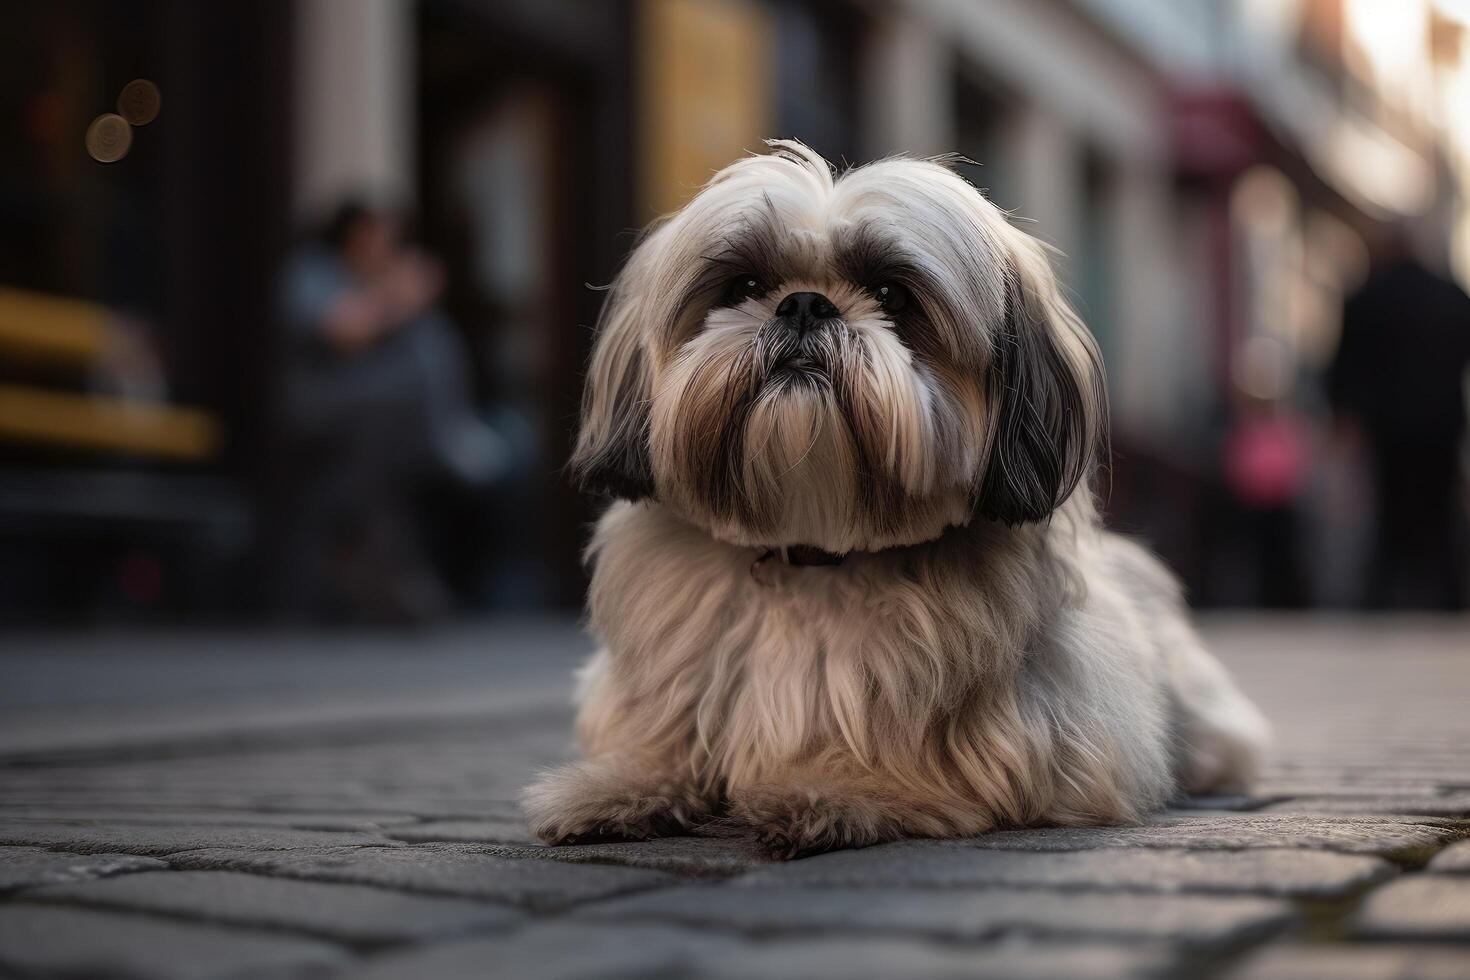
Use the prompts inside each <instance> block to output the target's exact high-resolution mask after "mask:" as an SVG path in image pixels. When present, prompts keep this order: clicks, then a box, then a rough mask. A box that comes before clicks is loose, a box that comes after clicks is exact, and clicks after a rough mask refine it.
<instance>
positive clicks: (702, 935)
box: [355, 922, 1173, 980]
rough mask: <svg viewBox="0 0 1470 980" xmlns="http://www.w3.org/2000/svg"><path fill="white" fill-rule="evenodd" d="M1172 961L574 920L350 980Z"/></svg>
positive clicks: (1153, 971)
mask: <svg viewBox="0 0 1470 980" xmlns="http://www.w3.org/2000/svg"><path fill="white" fill-rule="evenodd" d="M1172 960H1173V954H1172V952H1171V951H1170V950H1168V949H1167V948H1165V947H1162V946H1157V945H1150V944H1145V943H1130V944H1127V945H1114V944H1104V943H1055V942H1043V941H1037V940H1033V939H1027V938H1021V937H1017V938H1013V939H1008V940H1002V941H999V942H995V943H986V944H982V945H965V946H954V945H940V944H933V943H927V942H924V941H921V940H915V939H903V938H886V937H879V938H875V937H865V936H842V937H840V938H832V937H820V936H818V937H811V938H803V939H789V938H781V937H764V938H761V939H758V940H750V939H747V938H744V937H739V936H732V935H727V934H719V933H709V932H702V931H697V930H693V929H687V928H683V927H678V926H658V925H654V926H649V925H637V924H628V925H622V924H619V925H607V924H602V923H594V922H579V923H577V925H576V932H575V934H574V935H569V933H568V931H567V929H566V928H565V927H564V926H561V925H560V924H558V923H543V924H539V925H535V926H532V927H530V928H527V929H523V930H521V931H519V932H517V933H515V934H513V935H510V936H506V937H495V938H493V939H471V940H463V941H459V942H453V943H444V944H439V945H436V946H433V947H430V948H428V949H419V950H413V951H409V952H405V953H400V954H390V955H387V956H382V957H379V958H377V959H376V960H374V961H373V964H372V965H371V966H370V967H369V968H368V969H366V970H365V971H363V972H362V973H357V974H355V976H360V977H362V978H364V980H397V978H402V977H435V978H439V980H460V978H463V980H482V978H484V977H485V976H486V975H487V972H489V973H492V974H493V975H496V976H504V977H508V978H509V977H536V978H538V980H603V978H607V977H619V978H634V977H701V978H708V980H750V978H752V977H779V978H782V980H895V978H904V980H961V978H975V977H1004V978H1008V980H1061V978H1068V980H1102V978H1113V977H1136V976H1144V977H1148V976H1155V975H1160V974H1162V973H1163V972H1164V971H1166V970H1167V969H1168V967H1169V965H1170V964H1171V962H1172ZM490 964H494V965H495V968H494V969H493V970H491V969H489V965H490Z"/></svg>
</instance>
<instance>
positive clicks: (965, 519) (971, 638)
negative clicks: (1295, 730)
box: [526, 143, 1265, 856]
mask: <svg viewBox="0 0 1470 980" xmlns="http://www.w3.org/2000/svg"><path fill="white" fill-rule="evenodd" d="M752 241H754V242H755V243H756V244H755V245H751V244H750V242H752ZM711 253H714V254H711ZM756 265H764V266H765V267H764V268H761V269H760V270H759V271H751V267H752V266H756ZM711 268H713V269H714V270H715V271H714V272H713V273H711V272H710V271H709V270H710V269H711ZM768 297H769V300H768ZM777 300H779V302H777ZM597 343H598V347H597V350H596V352H595V353H594V360H593V368H592V372H591V376H590V377H589V391H588V397H587V404H586V407H585V409H584V422H583V429H582V433H581V437H580V442H579V449H578V455H577V458H576V459H575V460H574V464H575V465H576V467H577V469H578V472H579V474H580V476H581V478H582V481H583V483H584V484H585V485H589V486H591V487H593V488H595V489H602V490H606V491H609V492H611V493H613V494H614V495H615V496H619V497H623V498H625V502H620V503H617V504H615V505H614V506H613V507H612V508H611V509H610V510H609V511H608V512H607V514H606V515H605V516H604V517H603V519H602V521H601V522H600V524H599V526H598V529H597V533H596V536H595V539H594V541H593V544H592V547H591V549H590V551H589V557H590V558H591V560H592V562H593V566H594V575H593V583H592V591H591V625H592V628H593V631H594V632H595V633H596V634H597V635H598V637H599V638H600V639H601V641H602V642H603V644H604V647H603V649H602V650H601V651H600V652H599V653H598V654H597V655H596V656H595V657H594V659H593V660H592V662H591V663H590V664H589V665H588V666H587V668H586V670H585V672H584V674H583V677H582V686H581V690H580V695H579V698H580V707H581V711H580V717H579V734H580V737H581V740H582V743H583V747H584V749H585V751H586V753H587V759H586V760H585V761H583V762H579V763H575V764H573V765H571V766H568V767H565V768H563V769H561V770H558V771H556V772H553V773H550V774H548V775H547V776H545V777H544V778H543V779H542V780H541V781H540V782H538V783H537V784H536V785H535V786H533V787H532V788H531V789H530V790H529V791H528V792H527V797H526V802H527V808H528V812H529V815H530V818H531V822H532V826H533V828H534V830H535V831H536V833H537V834H538V835H539V836H541V837H542V838H543V839H545V840H547V841H549V842H564V841H571V840H589V839H599V838H608V837H622V838H641V837H647V836H652V835H656V834H662V833H672V832H678V831H680V830H683V829H686V828H689V827H691V826H695V825H697V824H698V823H700V822H703V821H705V820H708V819H711V818H714V817H716V816H721V817H723V818H725V819H729V820H733V821H736V822H738V823H742V824H747V825H749V826H751V827H753V828H755V829H756V830H757V831H758V832H759V833H760V834H761V835H762V838H763V839H764V840H765V842H766V843H767V845H768V846H769V847H770V848H771V849H772V850H773V851H774V852H775V853H778V854H781V855H785V856H790V855H794V854H800V853H806V852H809V851H814V850H822V849H827V848H831V847H841V846H853V845H863V844H870V843H875V842H877V841H881V840H887V839H892V838H896V837H901V836H909V835H917V836H955V835H966V834H975V833H981V832H984V831H987V830H991V829H994V828H996V827H1014V826H1024V825H1031V824H1071V825H1079V824H1103V823H1116V822H1126V821H1132V820H1136V819H1138V818H1139V817H1140V816H1141V815H1143V814H1144V813H1146V812H1147V811H1148V810H1150V809H1152V808H1154V807H1157V806H1159V805H1160V804H1162V803H1163V802H1164V801H1165V800H1166V799H1167V798H1168V797H1169V796H1170V795H1171V794H1172V793H1174V792H1175V791H1176V790H1179V789H1187V790H1207V789H1215V788H1220V787H1223V786H1228V785H1234V784H1239V783H1241V782H1244V781H1245V780H1247V779H1248V778H1249V777H1250V775H1251V773H1252V771H1253V769H1254V767H1255V765H1256V762H1257V759H1258V756H1259V753H1260V751H1261V748H1262V746H1263V744H1264V740H1265V725H1264V722H1263V721H1262V719H1261V718H1260V715H1259V714H1258V713H1257V712H1256V710H1255V709H1254V707H1253V706H1252V705H1251V704H1250V703H1249V702H1248V701H1247V700H1245V698H1244V697H1243V696H1242V695H1241V694H1240V693H1239V692H1238V691H1237V690H1236V688H1235V687H1234V685H1233V684H1232V683H1231V681H1230V679H1229V678H1228V676H1227V675H1226V674H1225V672H1224V671H1223V669H1222V668H1221V667H1220V666H1219V665H1218V663H1216V662H1215V661H1214V660H1213V659H1212V658H1211V657H1210V656H1209V654H1208V653H1207V652H1206V651H1205V650H1204V649H1203V647H1202V646H1201V645H1200V643H1199V641H1198V639H1197V638H1196V637H1195V635H1194V632H1193V630H1192V629H1191V627H1190V626H1189V623H1188V621H1187V618H1186V614H1185V611H1184V609H1183V606H1182V604H1181V602H1180V600H1179V596H1178V593H1177V588H1176V586H1175V584H1174V582H1173V580H1172V578H1171V577H1170V576H1169V574H1168V573H1167V572H1166V571H1165V570H1164V569H1163V568H1162V567H1161V566H1160V565H1159V564H1158V563H1157V562H1156V561H1155V560H1154V559H1153V558H1151V557H1150V556H1148V555H1147V554H1146V553H1145V552H1143V551H1142V550H1141V549H1139V548H1138V547H1136V546H1134V545H1132V544H1131V543H1129V542H1127V541H1125V540H1123V539H1121V538H1119V537H1117V536H1115V535H1112V534H1109V533H1107V532H1105V531H1104V530H1102V528H1101V524H1100V522H1099V519H1098V517H1097V514H1096V511H1095V507H1094V504H1093V500H1092V495H1091V490H1090V488H1089V486H1088V474H1089V473H1090V471H1091V468H1092V466H1093V464H1094V443H1095V441H1096V440H1097V438H1098V435H1099V433H1100V430H1101V427H1102V425H1103V422H1104V415H1105V401H1104V398H1103V395H1102V386H1101V377H1100V367H1099V365H1098V362H1097V358H1096V352H1095V349H1094V347H1093V345H1092V341H1091V338H1090V336H1089V335H1087V333H1086V331H1085V328H1083V327H1082V326H1081V324H1080V322H1078V321H1077V320H1076V318H1075V316H1073V315H1072V314H1071V313H1070V311H1069V310H1067V309H1066V306H1065V304H1064V303H1063V302H1062V301H1061V300H1060V297H1059V296H1058V295H1057V294H1056V290H1055V285H1054V283H1053V282H1052V280H1051V274H1050V269H1049V266H1048V265H1047V263H1046V260H1045V256H1044V254H1043V253H1041V252H1040V250H1039V248H1038V247H1037V246H1036V245H1035V243H1034V242H1032V241H1031V240H1030V239H1029V238H1027V237H1026V236H1024V235H1021V234H1020V233H1019V232H1016V231H1015V230H1014V229H1011V228H1010V227H1009V225H1008V224H1006V223H1005V221H1004V218H1003V217H1002V216H1000V215H999V212H997V211H995V209H994V208H993V207H991V206H990V205H989V204H988V203H987V202H985V201H984V200H983V198H981V197H980V195H979V194H978V193H976V192H975V191H974V190H973V189H972V188H969V185H967V184H964V182H963V181H961V180H959V178H957V177H955V176H954V175H953V174H951V173H949V171H947V170H945V169H944V168H942V167H940V166H938V165H936V164H933V163H926V162H919V161H886V162H883V163H880V164H875V165H872V166H870V167H867V168H862V169H861V170H858V171H855V172H853V174H850V175H848V176H845V177H844V178H842V179H841V180H834V179H833V178H832V175H831V173H830V171H829V170H828V169H827V167H826V163H825V161H822V160H821V158H820V157H817V156H816V155H815V154H813V153H811V151H809V150H807V149H806V148H805V147H802V146H800V144H792V143H786V144H778V152H777V154H776V155H773V156H770V157H759V158H753V159H752V160H747V161H742V162H741V163H740V164H736V165H734V166H732V167H731V168H729V169H728V170H727V171H725V172H724V173H722V174H721V175H720V176H719V177H717V178H716V180H715V181H713V182H712V183H711V184H710V186H709V187H707V188H706V189H705V190H704V191H703V192H702V193H701V195H700V196H699V197H698V198H696V200H695V202H693V203H692V204H691V205H690V206H689V207H688V208H686V210H685V211H684V212H681V213H680V214H679V215H677V216H675V217H674V218H672V219H671V220H670V221H669V222H668V223H666V224H664V225H663V226H661V227H660V228H658V229H657V230H656V231H654V232H653V233H652V235H651V236H650V238H649V239H647V240H646V241H645V242H644V243H643V244H642V245H641V246H640V247H639V249H638V251H637V252H636V253H635V255H634V257H633V258H632V259H631V260H630V262H629V265H628V267H627V269H625V271H624V273H623V275H622V276H621V277H620V278H619V282H618V285H617V287H616V290H615V293H614V296H613V298H612V299H611V300H610V302H609V307H608V310H607V311H606V312H605V314H604V321H603V323H602V325H601V328H600V331H599V337H598V342H597ZM811 552H816V553H817V554H818V555H821V556H822V557H821V558H820V562H821V563H819V564H811V565H806V564H802V563H800V562H791V563H788V562H787V560H786V559H787V557H788V556H790V555H792V554H797V555H800V554H803V553H811Z"/></svg>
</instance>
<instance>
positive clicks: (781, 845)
mask: <svg viewBox="0 0 1470 980" xmlns="http://www.w3.org/2000/svg"><path fill="white" fill-rule="evenodd" d="M729 815H730V819H731V820H732V821H734V822H736V823H739V824H745V825H747V826H749V827H750V828H752V829H754V830H755V832H756V835H757V838H758V839H759V841H760V843H761V846H762V847H764V848H765V849H766V851H767V852H768V853H769V854H770V855H771V856H772V857H774V858H779V859H781V860H790V859H792V858H798V857H802V856H804V855H807V854H817V853H820V852H822V851H831V850H836V849H839V848H844V847H867V846H869V845H871V844H881V843H883V842H884V841H890V840H897V839H899V838H901V837H942V836H949V835H953V834H957V833H972V834H973V833H982V832H984V831H986V830H989V829H990V821H989V820H987V819H985V818H984V816H983V815H982V814H980V813H977V812H976V811H974V810H973V809H971V810H969V811H968V812H961V811H959V810H957V808H954V807H952V806H950V805H947V804H945V803H943V802H940V801H937V800H935V801H929V802H927V803H926V802H925V801H921V800H917V799H913V798H909V799H905V800H902V801H900V800H899V799H897V798H896V797H895V796H894V795H892V793H891V791H890V790H889V789H888V788H887V787H884V786H881V785H877V784H875V783H874V781H873V780H871V779H864V778H861V777H854V778H851V779H841V778H834V776H833V774H832V773H830V772H829V773H823V774H816V773H808V774H806V775H795V774H793V776H792V777H791V778H790V779H783V780H782V781H781V782H780V783H763V784H759V785H755V786H747V787H731V788H730V790H729Z"/></svg>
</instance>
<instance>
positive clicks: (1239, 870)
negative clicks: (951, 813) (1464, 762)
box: [732, 841, 1396, 899]
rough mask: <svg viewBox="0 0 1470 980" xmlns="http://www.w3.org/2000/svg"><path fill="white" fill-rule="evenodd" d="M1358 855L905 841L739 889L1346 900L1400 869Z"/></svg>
mask: <svg viewBox="0 0 1470 980" xmlns="http://www.w3.org/2000/svg"><path fill="white" fill-rule="evenodd" d="M1395 873H1396V871H1395V869H1394V867H1393V866H1392V865H1390V864H1388V863H1387V862H1385V861H1383V860H1381V859H1379V858H1376V857H1368V856H1365V855H1358V854H1333V853H1329V852H1322V851H1307V850H1284V849H1274V848H1257V849H1250V850H1240V851H1210V850H1199V851H1189V850H1174V849H1162V848H1161V849H1157V850H1147V849H1141V848H1140V849H1133V848H1099V849H1097V850H1090V851H1082V852H1078V853H1065V852H1060V853H1058V852H1053V853H1044V852H1042V853H1038V852H1032V851H997V850H982V849H971V848H958V847H954V846H951V845H948V844H943V843H939V842H927V841H926V842H913V843H909V842H903V843H897V844H885V845H881V846H879V847H870V848H866V849H863V850H859V851H837V852H835V853H832V854H823V855H818V856H816V857H812V858H808V859H806V860H804V861H793V862H791V863H789V864H781V865H772V866H770V867H766V868H762V869H760V870H756V871H751V872H749V873H747V874H745V875H743V876H741V877H739V878H736V879H734V881H733V882H732V884H734V885H763V886H765V885H786V886H792V885H797V886H824V887H841V886H847V887H854V888H870V887H880V886H913V887H928V888H968V887H976V886H998V885H1003V886H1011V887H1016V888H1078V889H1097V890H1117V889H1123V890H1135V891H1150V892H1214V893H1219V894H1258V895H1276V896H1287V897H1291V898H1303V899H1329V898H1341V897H1343V896H1344V895H1348V894H1350V893H1352V892H1355V891H1358V890H1360V889H1363V888H1366V887H1368V886H1369V885H1372V884H1376V883H1377V882H1379V881H1382V880H1384V879H1385V878H1388V877H1390V876H1392V875H1393V874H1395Z"/></svg>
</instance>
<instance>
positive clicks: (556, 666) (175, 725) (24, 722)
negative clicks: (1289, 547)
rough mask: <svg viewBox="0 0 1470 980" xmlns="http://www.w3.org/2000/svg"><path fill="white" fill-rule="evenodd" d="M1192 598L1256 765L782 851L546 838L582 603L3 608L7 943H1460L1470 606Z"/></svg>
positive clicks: (891, 962)
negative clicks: (267, 625)
mask: <svg viewBox="0 0 1470 980" xmlns="http://www.w3.org/2000/svg"><path fill="white" fill-rule="evenodd" d="M1206 631H1207V633H1208V635H1209V638H1210V640H1211V642H1212V644H1213V645H1214V647H1215V649H1216V650H1217V651H1218V652H1219V653H1220V655H1221V656H1222V658H1223V659H1224V660H1225V661H1226V662H1227V664H1228V665H1229V666H1230V667H1231V669H1232V670H1233V671H1234V672H1235V673H1236V675H1237V676H1238V677H1239V679H1240V681H1241V683H1242V684H1243V686H1244V687H1245V688H1246V689H1247V691H1248V692H1249V693H1250V694H1251V695H1252V696H1254V697H1255V698H1256V699H1257V701H1258V702H1259V703H1260V704H1261V706H1262V707H1263V709H1264V710H1265V711H1266V713H1267V714H1268V716H1270V718H1271V719H1272V721H1273V722H1274V723H1275V725H1276V727H1277V730H1278V753H1277V757H1276V758H1275V760H1274V761H1273V763H1272V765H1271V767H1270V770H1269V772H1268V774H1267V776H1266V778H1265V779H1264V780H1263V781H1262V783H1261V784H1260V785H1259V786H1258V787H1256V788H1255V790H1254V792H1253V794H1252V795H1250V796H1247V797H1231V798H1222V799H1209V800H1192V801H1188V803H1187V805H1185V806H1184V807H1181V808H1180V809H1176V810H1172V811H1170V812H1168V813H1166V814H1162V815H1159V816H1158V817H1156V818H1155V819H1154V820H1152V821H1151V822H1150V823H1148V824H1147V825H1145V826H1142V827H1128V828H1114V829H1103V830H1036V831H1016V832H1010V833H1002V834H994V835H991V836H989V837H984V838H979V839H974V840H966V841H955V842H933V841H922V842H903V843H897V844H890V845H885V846H881V847H875V848H870V849H867V850H862V851H847V852H838V853H833V854H828V855H823V856H820V857H815V858H809V859H807V860H803V861H797V862H792V863H789V864H772V863H769V862H767V861H765V860H764V859H763V858H762V857H761V856H760V854H759V852H758V851H757V850H756V849H755V848H754V846H753V845H752V844H751V843H750V842H749V841H747V840H744V839H739V838H700V839H695V838H677V839H667V840H660V841H654V842H649V843H644V844H604V845H589V846H578V847H566V848H556V849H548V848H544V847H541V846H540V845H538V844H536V843H535V842H533V841H532V840H531V839H530V838H529V837H528V835H527V833H526V830H525V827H524V825H523V823H522V820H521V818H520V815H519V813H518V812H517V809H516V806H515V803H514V799H515V796H516V794H517V792H518V791H519V790H520V788H521V787H522V786H523V785H524V784H525V783H526V782H527V781H528V779H529V778H530V775H531V773H532V772H533V771H534V770H535V769H537V768H538V767H540V766H544V765H548V764H551V763H554V762H556V761H558V760H560V759H562V758H564V757H565V756H566V755H567V753H568V752H569V745H568V737H569V731H570V710H569V708H568V707H567V705H566V701H567V697H568V691H569V688H570V678H569V672H570V670H571V668H572V666H573V665H574V664H575V663H576V662H577V661H578V659H579V658H580V656H581V655H582V654H584V653H585V651H586V649H587V643H586V641H585V640H584V639H583V638H582V637H580V635H579V634H578V633H577V632H576V629H575V627H574V625H573V624H571V623H569V622H562V621H524V622H516V623H507V624H500V625H497V626H483V627H459V628H454V629H449V630H445V631H442V632H438V633H433V634H424V635H415V634H403V635H397V636H394V635H386V636H385V635H373V636H366V635H364V636H352V635H347V636H341V635H330V634H321V635H308V634H279V633H259V634H239V633H218V634H216V633H208V632H190V633H166V634H156V633H134V634H128V635H124V636H122V637H117V636H104V635H90V636H89V635H79V634H66V635H56V636H48V635H35V636H30V637H14V636H12V637H7V638H4V639H0V678H3V682H0V976H9V975H14V976H19V977H32V976H35V977H53V976H73V975H86V976H97V975H109V976H111V975H116V976H138V977H221V976H238V975H251V976H296V975H303V974H305V975H311V976H323V975H325V976H344V977H414V978H419V977H458V976H465V977H484V976H504V977H516V978H521V977H526V978H532V977H601V976H620V977H637V976H669V975H677V976H699V977H706V976H708V977H731V978H735V977H757V976H773V977H793V976H799V977H834V978H835V977H858V976H861V977H875V978H877V977H881V978H897V977H963V976H987V977H989V976H994V977H1115V976H1130V977H1131V976H1191V977H1192V976H1199V975H1202V974H1203V975H1215V976H1222V977H1257V976H1260V977H1293V978H1294V977H1303V978H1316V977H1332V978H1336V977H1361V978H1369V977H1373V978H1377V977H1435V978H1439V977H1443V978H1451V977H1455V978H1459V977H1466V976H1470V839H1463V840H1462V838H1466V837H1470V623H1467V622H1465V621H1460V622H1448V621H1435V620H1380V621H1367V620H1351V619H1323V620H1293V619H1270V618H1239V619H1236V618H1231V619H1216V620H1210V621H1207V623H1206Z"/></svg>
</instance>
